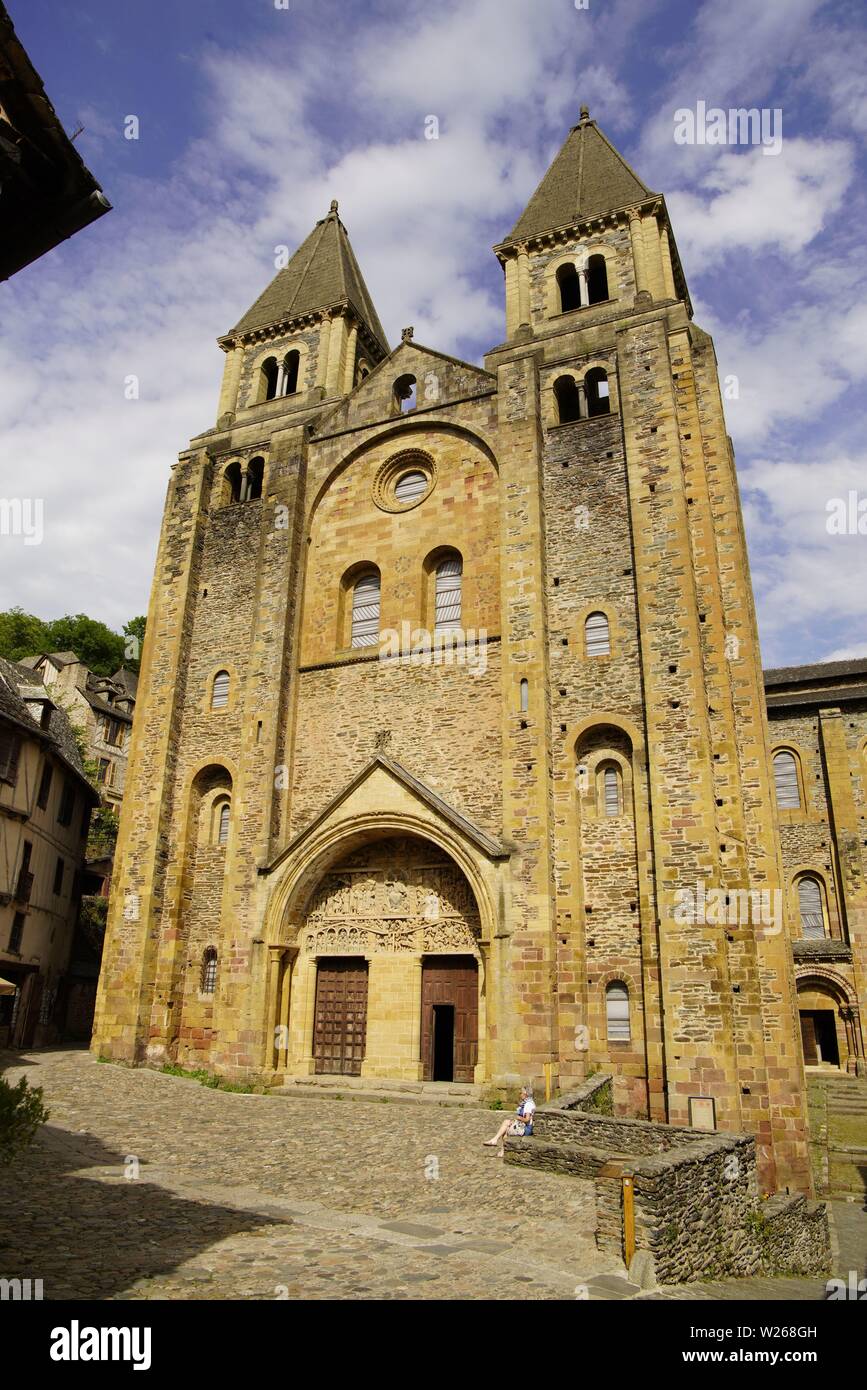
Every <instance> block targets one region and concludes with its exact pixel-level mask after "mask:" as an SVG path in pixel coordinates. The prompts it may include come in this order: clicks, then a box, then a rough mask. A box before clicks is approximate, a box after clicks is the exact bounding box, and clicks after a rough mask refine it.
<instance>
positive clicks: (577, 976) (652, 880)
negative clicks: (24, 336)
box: [486, 107, 810, 1190]
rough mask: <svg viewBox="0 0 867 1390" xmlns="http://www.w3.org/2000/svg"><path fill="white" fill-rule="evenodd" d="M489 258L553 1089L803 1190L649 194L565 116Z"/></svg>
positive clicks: (706, 501)
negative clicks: (534, 761) (515, 434)
mask: <svg viewBox="0 0 867 1390" xmlns="http://www.w3.org/2000/svg"><path fill="white" fill-rule="evenodd" d="M495 252H496V255H497V257H498V259H499V260H500V263H501V265H502V267H503V270H504V275H505V287H506V326H507V339H506V342H505V343H503V344H502V345H501V346H500V347H498V348H495V349H494V351H493V352H491V353H490V354H489V355H488V358H487V360H486V365H487V367H488V369H489V370H490V371H492V372H496V373H497V375H498V380H499V399H500V401H501V403H504V404H505V403H508V404H507V407H506V408H507V410H508V412H509V420H510V422H511V428H513V429H514V428H515V427H516V426H517V422H518V418H519V417H520V416H521V415H522V413H523V414H526V417H527V419H528V420H529V419H530V417H531V416H532V415H533V414H535V415H536V418H537V421H538V425H539V426H540V430H541V444H540V446H539V447H540V450H541V458H540V461H539V474H538V480H536V479H535V478H534V477H533V475H532V474H531V473H529V472H528V471H527V469H526V465H525V469H524V474H523V481H524V483H525V486H526V488H527V491H528V499H527V501H526V502H525V504H524V508H523V510H524V512H525V513H526V514H527V515H529V514H530V511H531V508H532V506H533V505H534V504H535V506H536V507H537V509H538V526H537V530H538V535H539V539H538V547H539V552H538V570H537V573H538V583H539V586H540V589H541V593H542V595H543V599H542V605H541V606H540V611H539V612H538V615H537V621H536V624H535V631H536V633H537V637H536V639H535V640H534V641H533V642H531V643H528V646H527V653H526V658H527V661H528V663H529V664H528V668H527V670H528V674H529V675H530V685H531V690H532V689H533V688H534V685H535V682H534V679H533V677H534V675H535V677H536V680H537V681H538V685H539V694H538V696H537V697H536V699H535V702H534V701H533V699H532V697H531V701H530V709H529V715H530V718H529V719H527V720H526V722H525V724H524V725H523V726H522V730H523V732H522V734H521V737H522V738H523V740H524V744H523V745H522V751H523V756H524V758H525V759H526V758H527V755H528V751H529V750H528V746H527V742H526V741H527V739H528V738H530V736H531V734H532V735H533V736H534V738H535V751H536V754H537V756H538V767H539V777H540V778H541V775H542V769H543V768H544V767H545V764H546V760H550V767H549V774H548V775H549V776H550V781H551V787H552V793H551V796H552V800H551V806H550V821H549V824H550V826H551V836H552V843H553V863H552V868H551V878H552V883H551V894H552V900H553V902H554V910H553V912H552V917H551V922H550V935H549V938H548V942H547V946H546V947H544V948H543V947H541V945H540V942H536V943H535V945H536V948H537V954H538V950H540V949H541V950H543V953H544V954H543V959H545V958H548V959H549V960H550V968H551V971H552V976H553V978H554V980H555V987H554V998H553V1005H552V1007H553V1009H554V1012H555V1015H556V1022H555V1025H554V1027H555V1033H556V1038H555V1041H554V1042H553V1044H552V1048H553V1051H554V1052H555V1053H556V1057H557V1064H558V1069H559V1074H560V1077H561V1085H564V1084H568V1080H567V1079H568V1077H569V1075H570V1074H571V1075H573V1076H574V1077H575V1079H576V1080H577V1079H578V1078H579V1077H581V1076H583V1075H586V1072H587V1070H588V1068H589V1067H590V1066H593V1067H595V1068H596V1069H604V1070H609V1069H610V1070H612V1071H614V1073H615V1077H616V1083H615V1085H616V1099H617V1101H618V1104H619V1105H620V1106H623V1107H625V1108H628V1109H631V1110H632V1112H633V1113H635V1114H639V1115H640V1114H649V1115H650V1116H651V1117H654V1118H658V1119H662V1120H667V1121H669V1122H670V1123H672V1124H676V1125H690V1124H694V1123H701V1122H702V1120H701V1119H700V1118H699V1117H700V1116H703V1117H705V1120H707V1117H710V1123H711V1124H712V1125H713V1126H715V1127H716V1128H717V1129H720V1130H735V1131H738V1130H747V1131H750V1132H753V1133H755V1134H756V1136H757V1145H758V1153H759V1163H760V1168H761V1171H762V1173H763V1178H764V1181H765V1182H766V1183H767V1185H768V1188H769V1189H771V1188H773V1187H774V1186H780V1187H782V1186H786V1185H788V1184H789V1183H791V1184H792V1185H793V1186H794V1187H796V1188H798V1189H805V1188H806V1189H807V1190H809V1186H810V1177H809V1165H808V1158H807V1145H806V1131H805V1113H806V1110H805V1096H804V1077H803V1069H802V1063H801V1054H800V1046H799V1041H798V1036H797V1012H796V995H795V986H794V969H793V962H792V959H791V954H790V950H789V947H788V944H787V939H786V935H785V933H784V931H783V924H782V920H781V917H780V913H781V912H782V901H783V897H782V893H781V888H782V877H781V863H780V851H779V846H778V841H777V836H776V831H775V822H774V811H773V803H772V789H771V787H770V785H769V775H768V767H769V760H768V734H767V724H766V714H765V708H764V700H763V685H762V668H761V658H760V652H759V643H758V632H757V626H756V618H755V611H754V606H753V597H752V590H751V586H750V578H749V566H748V560H747V552H746V545H745V540H744V534H743V523H742V517H741V511H740V501H739V495H738V487H737V478H736V473H735V466H734V456H733V451H732V446H731V442H730V440H729V439H728V437H727V434H726V428H725V421H724V417H723V406H722V400H721V396H720V390H719V385H718V380H717V365H716V359H715V356H714V350H713V344H712V342H711V339H710V338H709V336H708V335H707V334H706V333H704V332H703V331H702V330H701V329H700V328H698V327H697V326H696V325H695V324H694V323H693V321H692V305H691V303H690V298H689V292H688V289H687V285H686V279H685V276H684V274H683V270H682V267H681V264H680V258H679V256H678V252H677V247H676V243H675V241H674V236H673V233H672V229H671V225H670V222H669V218H668V213H667V210H666V206H665V200H664V198H663V197H662V196H661V195H660V194H658V193H654V192H653V191H652V190H651V189H649V188H648V187H647V186H646V185H645V184H644V183H643V182H642V180H641V179H640V178H639V177H638V175H637V174H636V173H635V172H634V171H633V170H632V169H631V168H630V167H629V165H628V164H627V163H626V161H625V160H624V159H623V158H622V156H621V155H620V154H619V153H618V152H617V151H616V150H615V149H614V147H613V146H612V145H611V143H610V142H609V141H608V140H607V138H606V137H605V135H604V134H603V132H602V131H601V130H600V129H599V127H598V126H597V124H596V122H595V121H594V120H592V119H591V117H590V114H589V112H588V110H587V108H586V107H582V109H581V115H580V119H579V121H578V124H577V125H576V126H574V127H573V129H572V130H571V131H570V133H569V135H568V137H567V139H566V142H565V144H564V145H563V147H562V149H561V150H560V152H559V154H558V155H557V157H556V159H555V161H554V163H553V164H552V166H551V168H550V169H549V170H548V172H547V173H546V175H545V177H544V178H543V180H542V182H541V183H540V185H539V187H538V189H537V190H536V192H535V193H534V194H533V197H532V198H531V199H530V202H529V203H528V205H527V207H526V209H525V210H524V212H523V213H522V215H521V217H520V218H519V219H518V221H517V223H516V225H515V226H514V228H513V229H512V231H511V233H510V234H509V236H508V237H507V238H506V240H505V241H503V242H502V243H501V244H499V245H498V246H497V247H496V248H495ZM502 409H503V404H501V410H502ZM526 448H527V450H528V451H529V450H530V449H531V448H532V445H531V443H530V441H529V439H528V441H527V444H526ZM531 495H532V496H531ZM531 544H532V540H531V537H530V534H529V532H528V534H527V536H526V537H525V546H524V554H523V556H522V561H521V563H522V566H523V568H524V571H525V572H526V569H527V563H528V562H527V559H526V555H527V553H528V547H530V546H531ZM526 587H527V586H526V580H525V584H524V595H525V599H526ZM504 602H505V596H504ZM533 663H535V666H534V665H533ZM516 749H517V744H516ZM516 762H517V756H516ZM528 765H529V764H528ZM539 814H540V815H541V810H540V813H539ZM710 889H715V890H716V893H715V894H713V895H711V898H708V896H707V895H708V892H709V890H710ZM760 895H766V896H764V897H761V896H760ZM708 901H720V902H724V903H725V904H726V905H727V907H726V909H724V910H723V913H722V917H721V918H720V916H719V915H714V914H712V913H708V912H707V911H706V904H707V902H708ZM759 901H762V902H766V903H772V904H774V906H775V908H777V909H778V911H775V912H774V913H773V914H772V915H771V916H769V917H766V916H765V915H762V914H757V913H756V912H754V911H751V907H750V905H751V904H752V905H753V906H755V904H756V903H757V902H759ZM528 1000H529V995H528Z"/></svg>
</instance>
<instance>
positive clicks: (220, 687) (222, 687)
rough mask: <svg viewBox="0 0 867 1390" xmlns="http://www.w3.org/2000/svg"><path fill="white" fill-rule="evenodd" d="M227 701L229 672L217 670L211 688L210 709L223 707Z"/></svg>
mask: <svg viewBox="0 0 867 1390" xmlns="http://www.w3.org/2000/svg"><path fill="white" fill-rule="evenodd" d="M228 703H229V672H228V671H218V672H217V674H216V675H215V676H214V684H213V687H212V688H211V709H225V708H226V706H227V704H228Z"/></svg>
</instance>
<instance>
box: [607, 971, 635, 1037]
mask: <svg viewBox="0 0 867 1390" xmlns="http://www.w3.org/2000/svg"><path fill="white" fill-rule="evenodd" d="M605 1016H606V1019H607V1023H608V1041H609V1042H629V1039H630V1036H631V1034H630V1031H629V990H628V989H627V988H626V986H625V984H623V983H622V981H620V980H616V981H615V982H614V984H610V985H609V986H608V988H607V989H606V991H605Z"/></svg>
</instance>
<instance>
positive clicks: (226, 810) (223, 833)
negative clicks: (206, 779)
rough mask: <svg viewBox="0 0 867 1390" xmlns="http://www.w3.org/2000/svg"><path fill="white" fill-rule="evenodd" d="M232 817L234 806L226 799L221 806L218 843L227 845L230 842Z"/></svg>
mask: <svg viewBox="0 0 867 1390" xmlns="http://www.w3.org/2000/svg"><path fill="white" fill-rule="evenodd" d="M231 817H232V808H231V806H230V805H229V803H228V801H224V802H223V804H222V805H221V807H220V814H219V818H218V821H217V844H218V845H227V844H228V843H229V821H230V820H231Z"/></svg>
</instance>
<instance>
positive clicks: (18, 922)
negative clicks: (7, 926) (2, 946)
mask: <svg viewBox="0 0 867 1390" xmlns="http://www.w3.org/2000/svg"><path fill="white" fill-rule="evenodd" d="M26 920H27V917H26V914H25V913H23V912H16V913H15V916H14V917H13V919H12V930H11V932H10V933H9V950H10V951H13V952H14V953H15V955H16V956H17V955H18V954H19V952H20V950H21V940H22V937H23V936H24V923H25V922H26Z"/></svg>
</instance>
